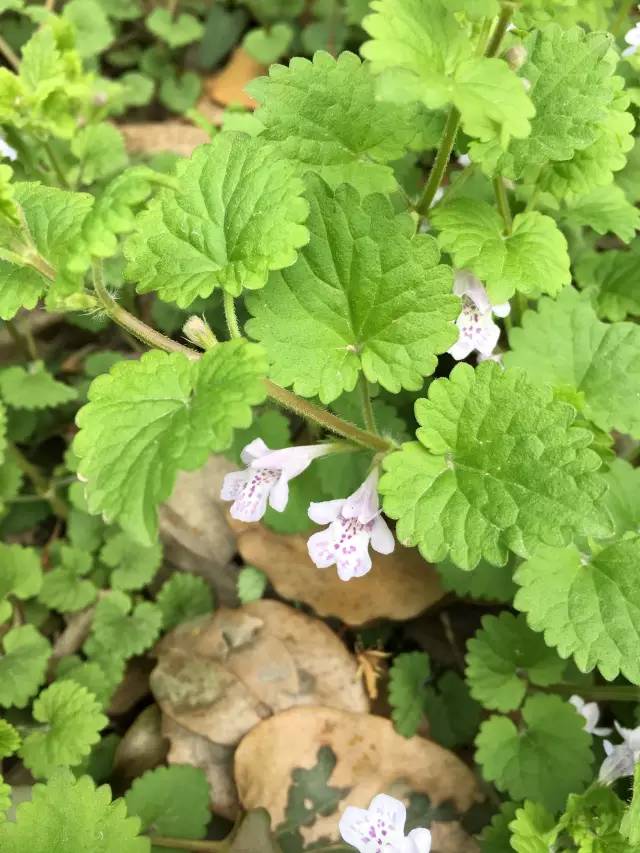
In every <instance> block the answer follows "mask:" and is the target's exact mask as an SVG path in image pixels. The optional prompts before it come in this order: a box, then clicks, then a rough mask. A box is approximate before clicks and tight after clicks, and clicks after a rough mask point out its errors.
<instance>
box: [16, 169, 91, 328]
mask: <svg viewBox="0 0 640 853" xmlns="http://www.w3.org/2000/svg"><path fill="white" fill-rule="evenodd" d="M14 186H15V198H16V202H17V203H18V204H19V206H20V209H21V214H22V216H23V217H24V221H25V223H26V231H24V232H23V231H20V230H19V229H18V228H16V227H11V226H10V225H7V224H5V223H2V222H0V243H2V244H3V245H12V244H13V245H15V247H16V249H15V251H16V254H19V255H20V254H22V255H24V256H27V257H28V256H29V255H33V250H34V249H35V250H36V251H37V253H38V254H39V255H40V256H41V257H42V258H44V260H45V261H47V262H48V263H49V264H50V265H51V267H52V268H53V269H54V271H55V280H54V282H53V284H51V283H50V281H49V279H48V278H46V277H45V276H44V275H43V274H40V273H39V272H36V270H35V268H33V267H30V266H17V265H15V264H12V263H8V262H5V261H0V318H2V319H3V320H10V319H11V318H12V317H13V316H14V315H15V314H16V313H17V311H18V310H19V309H20V308H21V307H22V308H34V307H35V305H36V303H37V301H38V299H39V298H40V296H41V295H42V293H43V292H44V291H45V289H46V288H48V287H51V288H52V289H53V291H55V292H56V293H60V294H66V293H68V292H70V291H73V290H75V289H77V288H78V287H80V286H81V282H80V281H79V279H78V277H77V275H76V274H74V273H72V272H70V271H68V270H67V269H66V265H67V264H68V263H69V258H70V257H72V255H73V249H74V247H75V246H76V243H77V241H78V239H79V235H80V230H81V227H82V223H83V220H84V218H85V217H86V215H87V213H88V212H89V209H90V208H91V205H92V204H93V198H92V197H91V196H90V195H87V194H86V193H71V192H66V191H64V190H59V189H55V188H54V187H43V186H41V185H40V184H37V183H17V184H15V185H14Z"/></svg>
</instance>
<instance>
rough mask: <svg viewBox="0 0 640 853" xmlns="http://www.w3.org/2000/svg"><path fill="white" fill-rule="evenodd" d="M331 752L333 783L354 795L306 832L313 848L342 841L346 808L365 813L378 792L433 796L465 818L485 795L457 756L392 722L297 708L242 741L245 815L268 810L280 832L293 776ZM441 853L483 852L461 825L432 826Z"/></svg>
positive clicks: (238, 764)
mask: <svg viewBox="0 0 640 853" xmlns="http://www.w3.org/2000/svg"><path fill="white" fill-rule="evenodd" d="M323 746H328V747H329V748H330V749H331V751H332V752H333V753H334V755H335V757H336V759H337V762H336V766H335V768H334V770H333V773H332V774H331V777H330V779H329V782H328V784H329V785H331V787H337V788H346V789H348V793H347V794H346V795H345V796H344V798H343V799H342V801H341V802H340V805H339V808H338V809H337V811H336V812H335V813H334V814H331V815H329V816H326V817H319V818H318V819H317V820H316V822H315V823H313V824H312V825H311V826H304V827H302V828H301V829H302V834H303V836H304V838H305V841H306V842H307V843H310V842H312V841H316V840H318V839H319V838H323V837H324V838H329V839H334V840H338V820H339V815H340V813H341V812H342V810H343V809H344V808H345V807H346V806H347V805H355V806H362V807H365V806H367V805H368V804H369V802H370V801H371V799H372V798H373V797H374V796H375V795H376V794H379V793H387V794H391V795H392V796H396V797H398V798H402V797H406V796H407V795H408V794H409V793H419V794H424V795H426V796H427V797H428V798H429V800H430V802H431V805H432V806H440V805H442V804H444V803H449V804H450V805H451V806H452V807H453V808H454V809H455V811H456V812H457V813H458V814H459V815H463V814H464V813H465V812H466V811H467V810H468V809H469V808H470V807H471V806H473V805H474V803H476V802H479V801H480V800H481V799H482V794H481V792H480V789H479V787H478V784H477V782H476V779H475V776H474V775H473V773H472V772H471V770H470V769H469V768H468V767H467V766H466V765H465V764H463V762H462V761H460V759H459V758H457V757H456V756H455V755H454V754H453V753H452V752H449V751H448V750H446V749H443V747H441V746H438V745H437V744H435V743H433V742H431V741H428V740H425V739H424V738H420V737H413V738H409V739H405V738H403V737H402V736H401V735H399V734H397V733H396V732H395V731H394V729H393V726H392V724H391V722H390V721H389V720H386V719H383V718H382V717H376V716H373V715H371V714H354V713H352V712H348V711H340V710H337V709H334V708H321V707H306V708H291V709H289V710H288V711H283V712H281V713H279V714H277V715H275V716H273V717H271V718H270V719H268V720H265V721H264V722H262V723H260V725H259V726H256V727H255V728H254V729H252V731H251V732H249V734H248V735H246V736H245V737H244V738H243V740H242V741H241V742H240V745H239V746H238V749H237V750H236V756H235V779H236V784H237V787H238V794H239V796H240V802H241V803H242V806H243V807H244V808H245V809H254V808H258V807H263V808H265V809H267V811H268V812H269V814H270V815H271V819H272V823H273V825H274V826H277V825H278V824H279V823H281V822H282V821H283V820H284V817H285V807H286V803H287V794H288V790H289V787H290V785H291V773H292V771H293V770H294V769H295V768H297V767H304V768H311V767H314V766H315V764H316V756H317V754H318V750H319V749H320V748H321V747H323ZM431 831H432V833H433V851H434V853H475V851H477V850H478V847H477V845H476V843H475V841H473V839H472V838H470V836H469V835H467V833H466V832H465V831H464V830H463V829H462V827H461V825H460V823H459V822H458V821H457V820H451V821H446V822H445V821H434V822H433V823H432V825H431Z"/></svg>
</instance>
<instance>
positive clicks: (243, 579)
mask: <svg viewBox="0 0 640 853" xmlns="http://www.w3.org/2000/svg"><path fill="white" fill-rule="evenodd" d="M268 582H269V580H268V578H267V576H266V575H265V573H264V572H261V571H260V569H256V568H254V567H253V566H244V568H242V569H240V572H239V573H238V580H237V584H236V585H237V588H238V598H239V599H240V601H241V602H242V604H249V603H250V602H251V601H259V599H261V598H262V596H263V595H264V591H265V589H266V588H267V583H268Z"/></svg>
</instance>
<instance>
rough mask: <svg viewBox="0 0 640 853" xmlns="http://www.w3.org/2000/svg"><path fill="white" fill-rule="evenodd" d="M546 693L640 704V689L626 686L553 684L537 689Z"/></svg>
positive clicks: (596, 700)
mask: <svg viewBox="0 0 640 853" xmlns="http://www.w3.org/2000/svg"><path fill="white" fill-rule="evenodd" d="M531 687H532V688H533V689H535V690H541V691H543V692H544V693H557V694H559V695H560V696H573V695H578V696H581V697H582V698H583V699H586V700H591V701H593V702H640V687H635V686H633V685H631V684H630V685H626V684H595V685H592V686H590V687H589V686H586V685H583V684H551V685H550V686H549V687H537V686H536V685H531Z"/></svg>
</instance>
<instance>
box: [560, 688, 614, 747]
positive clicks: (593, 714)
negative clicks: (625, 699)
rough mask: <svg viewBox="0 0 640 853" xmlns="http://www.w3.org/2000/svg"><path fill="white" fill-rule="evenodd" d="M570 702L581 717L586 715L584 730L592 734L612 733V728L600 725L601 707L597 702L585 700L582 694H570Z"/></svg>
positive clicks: (605, 734) (603, 734) (602, 735)
mask: <svg viewBox="0 0 640 853" xmlns="http://www.w3.org/2000/svg"><path fill="white" fill-rule="evenodd" d="M569 702H571V704H572V705H573V707H574V708H575V709H576V711H577V712H578V713H579V714H580V716H581V717H584V721H585V723H584V730H585V732H588V733H589V734H590V735H598V737H606V736H607V735H610V734H611V731H612V730H611V729H607V728H604V727H599V726H598V720H599V719H600V708H599V707H598V703H597V702H585V701H584V699H583V698H582V697H581V696H575V695H574V696H570V697H569Z"/></svg>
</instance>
